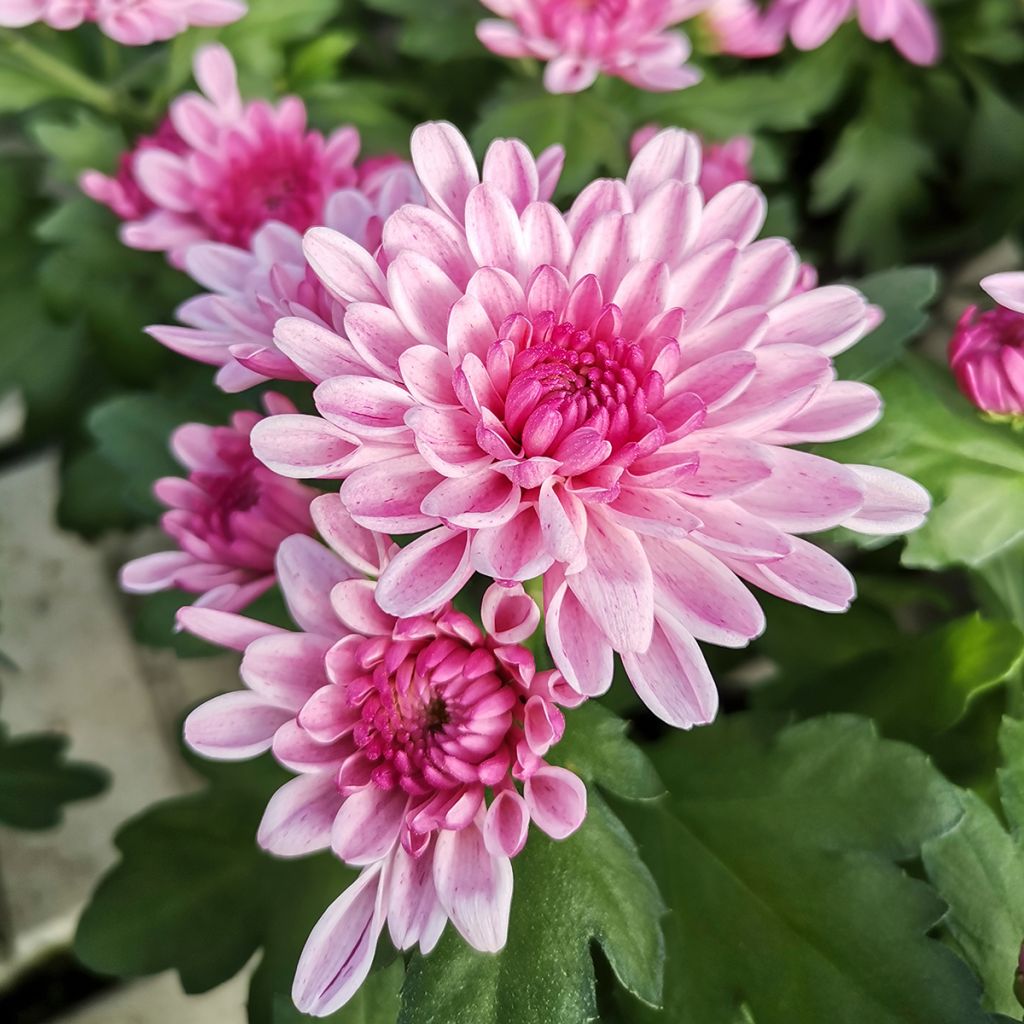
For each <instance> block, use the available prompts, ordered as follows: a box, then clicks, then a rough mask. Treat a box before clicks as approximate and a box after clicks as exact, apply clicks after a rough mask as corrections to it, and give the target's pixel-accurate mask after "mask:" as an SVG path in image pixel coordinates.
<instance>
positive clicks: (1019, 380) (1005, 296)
mask: <svg viewBox="0 0 1024 1024" xmlns="http://www.w3.org/2000/svg"><path fill="white" fill-rule="evenodd" d="M981 286H982V288H984V289H985V291H986V292H988V294H989V295H991V296H992V298H994V299H995V300H996V302H998V303H999V308H997V309H992V310H988V311H987V312H984V313H981V314H979V313H978V307H977V306H971V307H970V308H968V309H967V310H965V311H964V315H963V316H962V317H961V318H960V323H959V324H958V325H957V329H956V333H955V334H954V335H953V337H952V339H951V341H950V343H949V364H950V366H951V367H952V369H953V373H954V375H955V376H956V379H957V383H958V384H959V385H960V390H961V391H963V393H964V394H965V395H966V396H967V397H968V398H969V399H970V400H971V401H972V402H973V403H974V404H975V405H976V406H977V407H978V408H979V409H981V410H982V411H984V412H988V413H993V414H994V415H997V416H1014V417H1016V416H1024V273H1009V274H992V275H991V276H989V277H986V278H985V279H984V280H983V281H982V282H981Z"/></svg>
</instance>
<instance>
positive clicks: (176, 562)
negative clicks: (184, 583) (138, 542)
mask: <svg viewBox="0 0 1024 1024" xmlns="http://www.w3.org/2000/svg"><path fill="white" fill-rule="evenodd" d="M195 564H196V560H195V558H194V557H193V556H192V555H190V554H188V553H187V552H185V551H159V552H157V553H156V554H153V555H143V556H142V558H136V559H133V560H132V561H131V562H128V563H127V564H126V565H124V566H122V567H121V574H120V577H119V579H118V582H119V583H120V584H121V589H122V590H127V591H128V593H130V594H153V593H155V592H156V591H158V590H167V589H169V588H170V587H175V586H177V585H178V584H177V580H178V579H179V574H180V573H181V572H182V571H183V570H186V569H188V568H190V567H191V566H194V565H195Z"/></svg>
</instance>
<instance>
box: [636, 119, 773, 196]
mask: <svg viewBox="0 0 1024 1024" xmlns="http://www.w3.org/2000/svg"><path fill="white" fill-rule="evenodd" d="M659 131H661V126H660V125H657V124H648V125H644V127H643V128H638V129H637V130H636V131H635V132H634V133H633V137H632V138H631V139H630V140H629V153H630V156H631V157H633V158H635V157H636V155H637V153H639V152H640V150H641V149H643V148H644V146H645V145H646V144H647V143H648V142H650V141H651V139H653V138H654V136H655V135H657V134H658V132H659ZM702 145H703V148H704V158H703V160H702V161H701V167H700V179H699V181H698V182H697V184H698V185H700V190H701V192H702V193H703V195H704V201H705V202H707V200H709V199H712V198H714V197H715V196H717V195H718V193H719V192H721V191H722V189H724V188H725V187H726V185H731V184H732V183H733V182H735V181H753V175H752V174H751V170H750V160H751V157H752V156H753V155H754V140H753V139H751V138H748V137H747V136H746V135H737V136H735V137H734V138H732V139H727V140H726V141H725V142H707V141H702Z"/></svg>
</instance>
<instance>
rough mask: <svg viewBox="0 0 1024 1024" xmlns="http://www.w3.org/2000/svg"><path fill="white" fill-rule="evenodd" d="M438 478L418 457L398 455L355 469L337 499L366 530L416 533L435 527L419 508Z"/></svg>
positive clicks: (433, 518)
mask: <svg viewBox="0 0 1024 1024" xmlns="http://www.w3.org/2000/svg"><path fill="white" fill-rule="evenodd" d="M440 479H441V478H440V477H439V476H438V474H437V473H436V472H435V471H434V470H433V469H431V467H430V466H428V465H427V464H426V463H425V462H424V461H423V459H422V458H421V457H420V456H419V455H402V456H400V457H399V458H392V459H387V460H385V461H381V462H379V463H377V465H375V466H364V467H363V468H362V469H359V470H356V472H354V473H353V474H352V475H351V476H349V478H348V479H347V480H346V481H345V483H344V484H343V485H342V488H341V500H342V503H343V504H344V506H345V508H346V509H347V510H348V512H349V514H350V515H351V516H352V518H353V519H354V520H355V521H356V522H357V523H358V524H359V525H360V526H363V527H365V528H366V529H368V530H377V531H379V532H381V533H419V532H420V531H421V530H429V529H430V528H431V527H433V526H436V525H437V519H436V517H434V516H431V515H426V514H425V513H423V512H422V511H421V506H422V504H423V500H424V498H425V497H426V496H427V495H428V494H429V493H430V492H431V490H433V488H434V487H436V486H437V484H438V482H439V481H440Z"/></svg>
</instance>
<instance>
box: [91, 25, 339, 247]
mask: <svg viewBox="0 0 1024 1024" xmlns="http://www.w3.org/2000/svg"><path fill="white" fill-rule="evenodd" d="M195 76H196V80H197V82H198V83H199V85H200V87H201V88H202V91H203V95H202V96H200V95H198V94H195V93H190V94H187V95H185V96H181V97H179V98H178V99H177V100H176V101H175V102H174V103H173V104H172V106H171V110H170V113H169V120H170V122H171V125H172V126H173V129H174V132H175V133H176V135H177V140H176V141H175V143H174V145H173V146H168V147H164V146H160V145H154V144H153V141H152V140H147V143H146V144H145V145H144V146H142V147H140V148H139V149H137V150H136V151H135V152H134V154H133V156H132V161H131V174H132V176H133V178H134V182H135V183H136V184H137V185H138V188H139V189H140V190H141V192H142V193H143V195H144V196H145V198H146V199H147V200H148V201H149V202H150V203H151V204H152V207H151V208H150V209H149V210H148V211H146V212H145V213H144V215H143V216H141V217H138V218H136V219H133V220H129V221H127V222H126V223H125V224H124V225H123V227H122V229H121V236H122V240H123V241H124V242H125V244H126V245H129V246H132V247H133V248H136V249H153V250H158V251H161V252H168V253H169V254H170V258H171V261H172V262H173V263H175V265H177V266H180V265H182V263H183V261H184V257H185V253H186V252H187V250H188V248H189V247H190V246H192V245H194V244H195V243H197V242H201V241H216V242H224V243H226V244H228V245H233V246H239V247H242V248H245V247H247V246H249V244H250V243H251V241H252V239H253V237H254V235H255V234H256V232H258V231H259V229H260V228H261V227H263V225H264V224H267V223H268V222H271V221H274V222H277V223H281V224H286V225H288V226H289V227H291V228H293V229H294V230H295V231H299V232H301V231H304V230H305V229H306V228H308V227H310V226H312V225H314V224H321V223H323V216H324V208H325V204H326V202H327V200H328V198H329V197H330V196H331V195H332V194H333V193H334V192H336V191H337V190H338V189H340V188H346V187H350V186H353V185H355V184H356V183H357V181H358V171H357V169H356V167H355V159H356V155H357V154H358V151H359V135H358V133H357V132H356V130H355V129H354V128H340V129H338V130H337V131H335V132H334V133H333V134H332V135H330V136H329V137H328V138H326V139H325V138H324V137H323V136H322V135H321V134H320V133H319V132H311V131H309V130H308V129H307V126H306V108H305V106H304V104H303V103H302V101H301V100H300V99H298V98H297V97H295V96H288V97H285V98H284V99H283V100H281V101H280V103H278V104H277V105H276V106H272V105H271V104H269V103H266V102H263V101H254V102H252V103H243V102H242V98H241V96H240V95H239V92H238V85H237V81H236V74H235V66H234V62H233V61H232V59H231V55H230V54H229V53H228V51H227V50H226V49H224V47H222V46H217V45H210V46H205V47H203V48H202V49H200V50H199V52H198V53H197V55H196V59H195ZM87 181H91V183H92V189H93V191H95V186H96V179H95V178H91V179H87ZM103 201H107V199H105V198H104V199H103Z"/></svg>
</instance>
